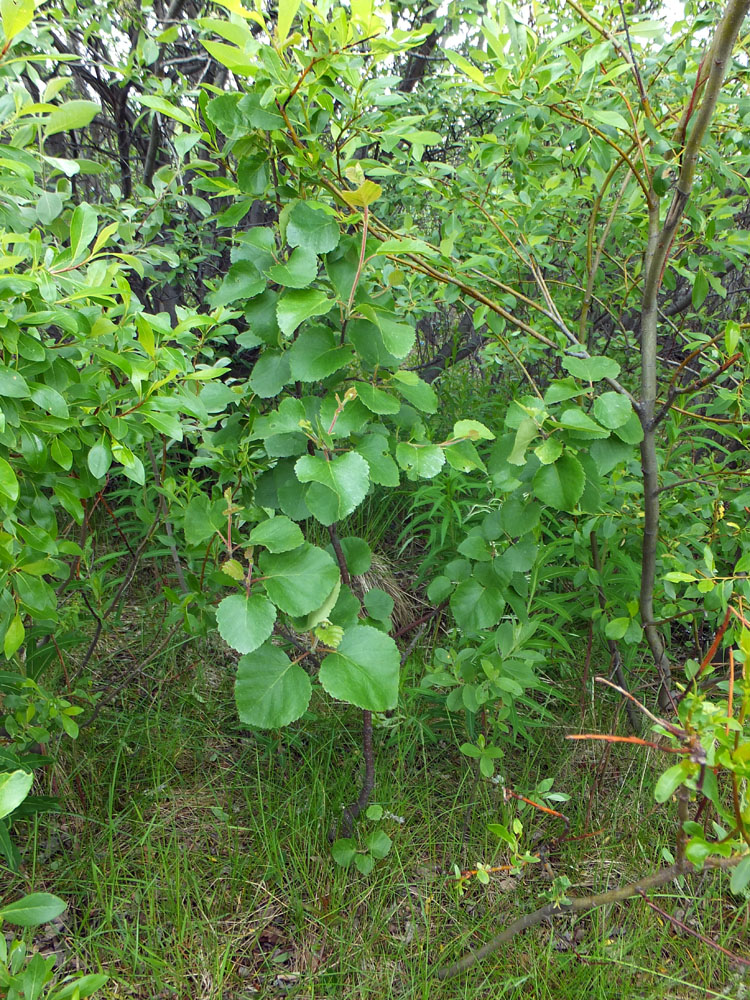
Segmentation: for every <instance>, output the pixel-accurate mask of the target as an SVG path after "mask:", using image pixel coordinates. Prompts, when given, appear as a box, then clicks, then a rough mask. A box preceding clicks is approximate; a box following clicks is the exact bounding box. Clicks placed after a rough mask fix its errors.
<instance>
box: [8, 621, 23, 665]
mask: <svg viewBox="0 0 750 1000" xmlns="http://www.w3.org/2000/svg"><path fill="white" fill-rule="evenodd" d="M25 637H26V629H25V628H24V627H23V618H22V617H21V616H20V615H19V614H15V615H14V616H13V618H11V621H10V625H8V630H7V632H6V633H5V638H4V639H3V652H4V653H5V656H6V658H7V659H10V658H11V656H13V654H14V653H16V652H17V651H18V650H19V649H20V648H21V646H22V645H23V640H24V638H25Z"/></svg>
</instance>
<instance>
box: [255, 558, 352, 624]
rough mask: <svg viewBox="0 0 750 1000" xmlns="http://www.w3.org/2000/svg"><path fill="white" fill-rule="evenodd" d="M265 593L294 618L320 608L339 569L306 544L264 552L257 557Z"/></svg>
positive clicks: (330, 589) (334, 581)
mask: <svg viewBox="0 0 750 1000" xmlns="http://www.w3.org/2000/svg"><path fill="white" fill-rule="evenodd" d="M259 565H260V570H261V573H262V574H263V576H264V578H265V579H264V584H265V588H266V593H267V594H268V596H269V597H270V598H271V600H272V601H273V603H274V604H275V605H276V606H277V607H278V608H281V610H282V611H285V612H286V613H287V614H288V615H292V617H293V618H301V617H302V616H303V615H309V614H310V612H311V611H315V610H317V608H319V607H320V603H321V597H325V596H326V595H327V594H330V593H331V591H332V590H333V588H334V587H335V585H336V582H337V581H338V579H339V568H338V566H337V565H336V563H335V562H334V561H333V559H331V557H330V556H329V555H328V553H327V552H324V551H323V549H319V548H317V547H316V546H315V545H309V544H308V543H305V544H304V545H301V546H300V547H299V548H298V549H293V550H292V551H290V552H281V553H278V554H276V553H269V552H264V553H263V554H262V555H261V557H260V560H259Z"/></svg>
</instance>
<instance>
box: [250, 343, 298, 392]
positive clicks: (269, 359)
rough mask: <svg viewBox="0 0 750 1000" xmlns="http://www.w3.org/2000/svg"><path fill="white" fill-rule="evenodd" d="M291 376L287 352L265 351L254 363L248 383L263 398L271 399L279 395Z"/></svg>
mask: <svg viewBox="0 0 750 1000" xmlns="http://www.w3.org/2000/svg"><path fill="white" fill-rule="evenodd" d="M291 378H292V371H291V368H290V366H289V358H288V356H287V352H286V351H283V352H282V351H264V352H263V354H261V356H260V358H258V360H257V361H256V362H255V364H254V365H253V370H252V372H251V374H250V378H249V379H248V384H249V385H250V388H251V389H252V390H253V392H255V393H257V395H258V396H260V397H261V399H270V398H271V397H272V396H278V394H279V393H280V392H281V390H282V389H283V388H284V386H285V385H286V384H287V382H289V381H291Z"/></svg>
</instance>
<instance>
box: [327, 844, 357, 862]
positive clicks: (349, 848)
mask: <svg viewBox="0 0 750 1000" xmlns="http://www.w3.org/2000/svg"><path fill="white" fill-rule="evenodd" d="M331 854H332V855H333V860H334V861H335V862H336V864H337V865H341V867H342V868H348V867H349V865H350V864H351V863H352V861H354V858H355V857H356V854H357V842H356V840H353V839H352V838H351V837H339V839H338V840H334V842H333V843H332V844H331Z"/></svg>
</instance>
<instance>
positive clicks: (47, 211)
mask: <svg viewBox="0 0 750 1000" xmlns="http://www.w3.org/2000/svg"><path fill="white" fill-rule="evenodd" d="M62 210H63V200H62V198H61V197H60V195H59V194H57V192H56V191H44V192H43V193H42V195H41V196H40V197H39V200H38V201H37V203H36V217H37V218H38V219H39V221H40V222H41V223H42V225H43V226H48V225H49V224H50V223H51V222H54V221H55V219H56V218H57V217H58V215H59V214H60V213H61V212H62Z"/></svg>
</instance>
